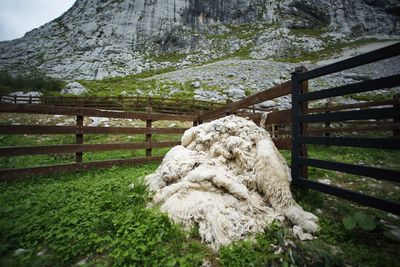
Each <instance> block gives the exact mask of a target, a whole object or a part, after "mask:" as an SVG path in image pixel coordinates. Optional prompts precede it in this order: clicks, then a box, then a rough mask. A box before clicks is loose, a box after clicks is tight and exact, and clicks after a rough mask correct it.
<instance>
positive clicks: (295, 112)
mask: <svg viewBox="0 0 400 267" xmlns="http://www.w3.org/2000/svg"><path fill="white" fill-rule="evenodd" d="M397 55H400V43H396V44H394V45H391V46H388V47H385V48H382V49H378V50H375V51H372V52H369V53H366V54H363V55H359V56H356V57H353V58H350V59H347V60H343V61H340V62H337V63H334V64H331V65H328V66H324V67H321V68H318V69H314V70H311V71H305V70H304V69H297V70H296V72H295V73H293V74H292V178H293V183H294V184H296V185H299V186H303V187H307V188H311V189H314V190H317V191H321V192H324V193H327V194H331V195H335V196H338V197H341V198H344V199H347V200H351V201H354V202H357V203H360V204H362V205H365V206H369V207H373V208H377V209H381V210H384V211H387V212H391V213H394V214H400V204H399V203H395V202H392V201H388V200H384V199H381V198H377V197H372V196H368V195H365V194H361V193H358V192H354V191H350V190H346V189H342V188H339V187H335V186H330V185H326V184H322V183H319V182H315V181H311V180H308V179H307V177H306V171H305V170H306V168H307V166H314V167H317V168H321V169H328V170H334V171H339V172H345V173H350V174H355V175H361V176H366V177H372V178H375V179H378V180H388V181H393V182H399V181H400V171H396V170H387V169H382V168H375V167H367V166H361V165H354V164H348V163H340V162H333V161H326V160H318V159H312V158H309V157H308V156H307V150H306V145H308V144H313V145H332V146H347V147H360V148H380V149H396V150H400V138H385V137H379V138H356V137H329V136H324V137H313V136H310V135H308V133H307V124H308V123H318V122H320V123H324V122H341V121H357V120H370V119H389V118H394V120H395V121H398V119H399V118H400V107H399V106H397V107H396V106H394V107H384V108H379V109H367V110H352V111H342V112H333V113H320V114H307V106H308V101H311V100H318V99H325V98H330V97H337V96H343V95H348V94H354V93H361V92H368V91H374V90H379V89H384V88H392V87H396V86H400V74H396V75H393V76H389V77H384V78H379V79H373V80H369V81H363V82H359V83H353V84H347V85H343V86H339V87H335V88H330V89H325V90H321V91H316V92H310V93H308V92H303V88H304V84H305V83H307V82H308V80H310V79H314V78H316V77H321V76H324V75H328V74H332V73H336V72H340V71H343V70H346V69H350V68H353V67H357V66H361V65H364V64H368V63H373V62H376V61H379V60H383V59H387V58H390V57H394V56H397ZM399 157H400V154H399Z"/></svg>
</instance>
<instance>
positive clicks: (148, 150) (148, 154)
mask: <svg viewBox="0 0 400 267" xmlns="http://www.w3.org/2000/svg"><path fill="white" fill-rule="evenodd" d="M147 104H148V105H150V102H148V103H147ZM146 110H147V113H148V114H149V115H150V113H152V112H153V109H152V107H150V106H147V108H146ZM151 127H152V120H151V118H150V116H148V117H147V119H146V143H149V145H150V147H149V148H146V157H151V156H152V147H151V146H152V145H151Z"/></svg>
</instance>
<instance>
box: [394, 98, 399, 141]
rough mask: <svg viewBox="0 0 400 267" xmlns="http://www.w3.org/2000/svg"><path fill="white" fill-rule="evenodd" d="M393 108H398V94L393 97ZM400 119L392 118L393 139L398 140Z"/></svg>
mask: <svg viewBox="0 0 400 267" xmlns="http://www.w3.org/2000/svg"><path fill="white" fill-rule="evenodd" d="M393 99H394V103H393V107H394V108H396V107H397V108H398V107H400V94H395V95H394V97H393ZM399 124H400V118H399V117H397V118H393V137H396V138H400V126H399Z"/></svg>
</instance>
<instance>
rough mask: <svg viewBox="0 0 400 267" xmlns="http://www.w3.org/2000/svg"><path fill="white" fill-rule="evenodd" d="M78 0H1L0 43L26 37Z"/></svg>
mask: <svg viewBox="0 0 400 267" xmlns="http://www.w3.org/2000/svg"><path fill="white" fill-rule="evenodd" d="M75 1H76V0H0V41H4V40H12V39H16V38H20V37H22V36H24V34H25V33H26V32H28V31H30V30H32V29H34V28H38V27H40V26H42V25H43V24H45V23H46V22H49V21H51V20H53V19H55V18H57V17H59V16H61V15H62V14H63V13H64V12H65V11H67V10H68V9H69V8H70V7H71V6H72V5H73V4H74V3H75Z"/></svg>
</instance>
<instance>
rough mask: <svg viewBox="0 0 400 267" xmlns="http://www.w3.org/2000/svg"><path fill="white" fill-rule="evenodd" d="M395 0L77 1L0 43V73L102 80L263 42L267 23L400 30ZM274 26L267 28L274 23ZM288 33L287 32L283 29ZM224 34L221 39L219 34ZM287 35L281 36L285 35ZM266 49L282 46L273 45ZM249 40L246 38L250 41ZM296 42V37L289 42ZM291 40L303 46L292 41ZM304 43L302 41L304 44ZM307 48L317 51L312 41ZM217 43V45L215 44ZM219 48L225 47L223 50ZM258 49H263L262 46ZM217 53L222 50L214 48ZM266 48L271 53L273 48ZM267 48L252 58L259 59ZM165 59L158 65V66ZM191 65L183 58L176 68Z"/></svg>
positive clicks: (349, 29) (362, 30)
mask: <svg viewBox="0 0 400 267" xmlns="http://www.w3.org/2000/svg"><path fill="white" fill-rule="evenodd" d="M399 3H400V2H399V1H395V0H381V1H375V0H355V1H349V0H339V1H334V0H315V1H311V0H306V1H299V0H283V1H282V0H279V1H278V0H249V1H244V0H204V1H198V0H135V1H131V0H77V1H76V3H75V4H74V5H73V6H72V7H71V8H70V9H69V10H68V11H67V12H65V13H64V14H63V15H62V16H61V17H59V18H57V19H55V20H53V21H51V22H49V23H47V24H45V25H43V26H41V27H39V28H37V29H34V30H32V31H30V32H28V33H27V34H26V35H25V36H24V37H23V38H20V39H16V40H12V41H6V42H0V70H1V69H6V70H10V71H13V72H18V71H27V70H31V69H33V68H38V69H40V70H43V71H45V72H46V73H47V74H49V75H51V76H55V77H59V78H64V79H101V78H104V77H108V76H123V75H126V74H133V73H139V72H142V71H143V70H147V69H151V68H163V67H166V66H168V65H165V64H164V63H162V62H161V63H159V62H155V61H153V60H151V59H149V56H152V55H159V54H162V53H174V52H179V53H183V54H190V53H193V55H190V56H191V57H197V56H198V57H200V59H199V60H202V59H201V58H202V57H204V58H205V59H212V58H218V57H221V56H223V55H226V53H230V52H232V51H238V50H240V49H241V48H244V47H248V46H249V45H252V44H254V43H255V46H256V47H255V51H259V50H260V49H258V50H257V46H260V45H264V43H265V42H270V41H271V39H270V38H269V37H270V36H272V35H273V34H272V35H271V34H269V32H270V28H268V26H265V25H272V24H273V25H275V26H276V25H277V26H278V28H282V29H286V28H301V29H304V28H306V29H322V28H323V29H326V30H327V31H334V32H341V33H344V34H349V35H356V36H357V35H364V34H368V35H371V34H375V35H376V34H378V35H388V34H389V35H399V34H400V19H399V8H400V4H399ZM237 25H250V27H249V28H250V29H258V27H259V26H260V25H264V28H263V29H261V28H260V31H261V33H262V32H263V31H264V29H266V31H267V33H268V34H264V35H263V36H264V37H263V39H258V36H255V38H253V39H254V40H247V39H248V38H247V39H246V40H243V39H240V38H239V39H238V38H236V37H237V36H236V37H235V34H234V31H233V30H232V26H237ZM275 26H274V27H275ZM289 34H290V33H289ZM221 35H222V36H225V35H227V36H231V35H232V38H231V37H229V38H227V39H226V40H223V42H222V43H221V42H220V41H221V38H216V39H215V38H213V37H212V36H221ZM286 35H287V33H286ZM273 38H275V39H276V40H275V42H276V44H275V45H277V46H278V47H273V48H271V49H269V48H268V49H266V51H272V52H273V51H280V50H282V49H285V50H287V49H288V48H287V47H286V46H285V47H283V48H282V49H281V48H280V47H279V45H280V44H281V43H282V44H285V42H280V41H279V40H278V39H279V34H278V36H275V37H273ZM250 39H251V38H250ZM295 42H297V40H295ZM297 43H299V44H298V45H299V46H300V47H303V46H304V42H303V41H302V40H299V42H297ZM305 45H307V42H306V44H305ZM310 45H311V47H306V48H305V49H306V51H309V50H310V49H311V50H313V49H318V47H319V46H320V45H321V44H320V43H319V40H316V41H313V43H312V44H310ZM221 46H223V47H224V49H221ZM224 50H226V51H224ZM261 50H265V48H264V49H261ZM221 51H224V52H221ZM272 52H271V53H272ZM268 53H269V52H266V53H261V52H260V51H259V53H258V54H259V55H261V56H263V55H264V56H265V54H266V55H268ZM163 64H164V65H163ZM185 64H190V60H189V61H187V60H186V61H184V62H182V66H184V65H185Z"/></svg>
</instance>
